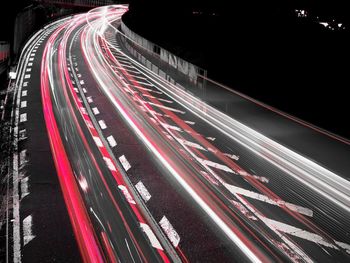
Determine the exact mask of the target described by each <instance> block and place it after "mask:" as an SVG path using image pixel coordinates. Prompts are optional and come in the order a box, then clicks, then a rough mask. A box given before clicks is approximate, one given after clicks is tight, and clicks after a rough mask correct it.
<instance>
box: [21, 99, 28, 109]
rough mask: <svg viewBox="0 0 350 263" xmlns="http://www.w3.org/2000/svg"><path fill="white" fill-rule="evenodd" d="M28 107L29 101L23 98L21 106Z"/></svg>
mask: <svg viewBox="0 0 350 263" xmlns="http://www.w3.org/2000/svg"><path fill="white" fill-rule="evenodd" d="M26 107H27V101H26V100H22V101H21V108H26Z"/></svg>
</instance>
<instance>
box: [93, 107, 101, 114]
mask: <svg viewBox="0 0 350 263" xmlns="http://www.w3.org/2000/svg"><path fill="white" fill-rule="evenodd" d="M92 112H93V113H94V114H95V115H97V114H99V113H100V112H99V110H98V109H97V108H96V107H94V108H92Z"/></svg>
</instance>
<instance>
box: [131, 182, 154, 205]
mask: <svg viewBox="0 0 350 263" xmlns="http://www.w3.org/2000/svg"><path fill="white" fill-rule="evenodd" d="M135 187H136V189H137V191H138V192H139V193H140V195H141V197H142V199H143V200H144V201H145V202H147V201H148V200H150V199H151V197H152V196H151V194H150V193H149V192H148V190H147V188H146V187H145V185H144V184H143V183H142V182H141V181H140V182H138V183H137V184H135Z"/></svg>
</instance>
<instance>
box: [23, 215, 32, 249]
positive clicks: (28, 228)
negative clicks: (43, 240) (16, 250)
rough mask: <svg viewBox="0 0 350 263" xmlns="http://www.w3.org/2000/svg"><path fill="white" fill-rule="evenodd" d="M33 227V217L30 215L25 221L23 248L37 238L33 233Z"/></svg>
mask: <svg viewBox="0 0 350 263" xmlns="http://www.w3.org/2000/svg"><path fill="white" fill-rule="evenodd" d="M32 225H33V218H32V215H29V216H27V217H26V218H24V219H23V246H25V245H27V244H28V243H29V242H30V241H32V240H33V239H34V238H35V236H34V235H33V232H32Z"/></svg>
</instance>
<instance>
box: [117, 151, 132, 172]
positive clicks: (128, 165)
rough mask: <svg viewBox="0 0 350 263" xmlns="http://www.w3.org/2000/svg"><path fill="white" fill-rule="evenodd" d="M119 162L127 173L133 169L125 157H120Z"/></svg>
mask: <svg viewBox="0 0 350 263" xmlns="http://www.w3.org/2000/svg"><path fill="white" fill-rule="evenodd" d="M119 161H120V162H121V164H122V165H123V167H124V170H125V171H126V172H127V171H128V170H129V169H130V168H131V165H130V163H129V161H128V160H127V159H126V157H125V155H122V156H120V157H119Z"/></svg>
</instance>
